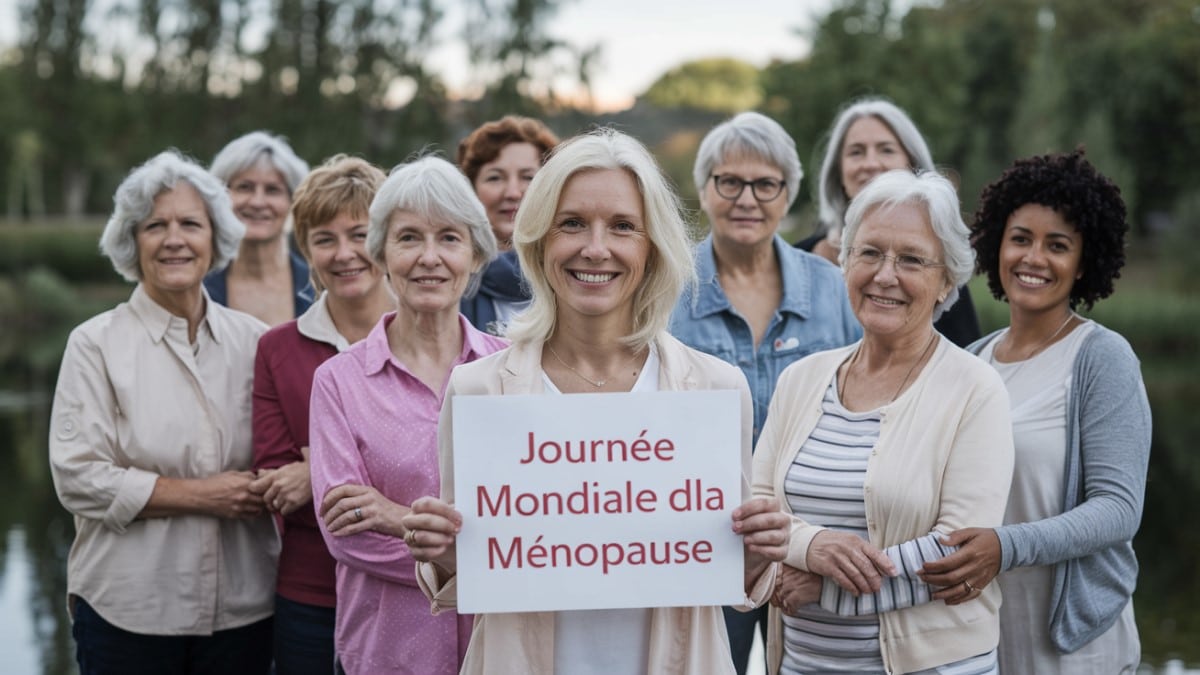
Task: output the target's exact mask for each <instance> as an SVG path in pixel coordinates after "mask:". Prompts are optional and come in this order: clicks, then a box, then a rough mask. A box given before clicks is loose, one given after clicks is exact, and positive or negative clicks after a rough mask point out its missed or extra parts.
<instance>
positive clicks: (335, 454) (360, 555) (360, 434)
mask: <svg viewBox="0 0 1200 675" xmlns="http://www.w3.org/2000/svg"><path fill="white" fill-rule="evenodd" d="M395 316H396V315H395V313H394V312H393V313H390V314H387V315H385V316H384V317H383V318H382V319H381V320H380V322H379V324H377V325H376V326H375V328H374V329H373V330H372V331H371V334H370V335H368V336H367V338H366V339H364V340H363V341H362V342H359V343H357V344H355V345H354V346H352V347H351V348H350V349H348V350H346V351H345V352H343V353H341V354H339V355H337V356H335V357H333V358H331V359H329V360H328V361H326V362H325V363H324V364H322V365H321V367H320V368H318V369H317V372H316V375H315V378H314V381H313V393H312V405H311V411H310V431H309V441H310V443H311V457H310V461H311V463H312V487H313V504H314V505H315V506H316V508H319V507H320V503H321V499H322V497H323V496H324V494H325V493H326V492H328V491H329V490H330V489H332V488H334V487H337V486H339V485H344V484H347V483H353V484H358V485H371V486H373V487H374V488H376V489H377V490H379V491H380V492H381V493H382V494H383V495H384V496H386V497H387V498H388V499H390V500H392V501H394V502H396V503H398V504H405V505H408V504H411V503H412V502H413V501H415V500H416V499H418V498H419V497H423V496H426V495H431V496H436V495H437V494H438V492H439V484H440V482H439V481H440V478H439V473H438V456H437V422H438V413H439V411H440V410H441V405H442V398H443V396H444V395H445V391H437V392H435V391H432V390H430V389H429V387H427V386H426V385H425V384H424V383H423V382H421V381H420V380H419V379H417V378H416V377H415V376H413V375H412V373H411V372H410V371H409V370H408V369H407V368H406V367H405V366H404V364H403V363H401V362H400V361H399V360H397V359H396V357H395V356H394V355H393V354H392V351H391V349H390V348H389V346H388V340H387V326H388V325H389V324H390V323H391V322H392V320H393V319H394V318H395ZM459 324H460V325H461V326H462V330H463V346H462V353H461V354H460V355H459V358H458V360H457V361H456V363H455V365H458V364H461V363H467V362H470V361H474V360H476V359H478V358H480V357H483V356H486V355H488V354H491V353H493V352H497V351H500V350H501V349H503V348H504V347H506V346H507V342H506V341H504V340H502V339H500V338H496V337H492V336H490V335H487V334H485V333H481V332H480V331H478V330H476V329H475V328H474V327H472V326H471V324H470V323H468V322H467V321H466V319H464V318H462V317H461V316H460V317H459ZM318 522H320V519H318ZM320 526H321V534H322V536H324V538H325V543H326V544H327V545H328V547H329V552H330V553H332V554H333V557H334V559H335V560H336V561H337V628H336V630H335V634H334V643H335V646H336V649H337V653H338V658H339V659H340V660H341V663H342V667H343V668H345V670H346V672H347V673H348V674H349V675H357V674H359V673H376V672H407V673H431V674H434V673H447V674H453V673H457V672H458V669H459V665H460V664H461V663H462V657H463V655H464V654H465V652H466V648H467V640H468V638H469V637H470V633H471V623H472V618H471V617H470V616H467V615H461V616H460V615H457V614H455V613H453V612H446V613H444V614H440V615H438V616H432V615H431V614H430V611H429V603H428V601H427V600H426V599H425V596H424V595H423V594H422V592H421V590H420V589H419V588H417V582H416V578H415V572H414V560H413V558H412V555H411V554H410V553H409V551H408V546H406V545H405V544H404V542H403V541H402V540H401V539H399V538H396V537H391V536H388V535H383V534H380V533H377V532H363V533H359V534H355V535H350V536H346V537H333V536H331V535H330V534H329V532H328V531H327V530H326V529H325V526H324V523H323V522H320Z"/></svg>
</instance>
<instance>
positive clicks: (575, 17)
mask: <svg viewBox="0 0 1200 675" xmlns="http://www.w3.org/2000/svg"><path fill="white" fill-rule="evenodd" d="M111 2H112V0H97V1H96V2H94V3H93V7H94V8H97V7H104V6H106V5H110V4H111ZM830 3H831V0H722V1H721V2H715V1H713V0H563V2H562V3H561V7H560V9H559V10H558V13H557V14H556V15H555V17H554V19H553V21H552V23H551V25H550V31H549V32H550V34H551V35H553V36H555V37H558V38H560V39H563V40H566V41H567V42H570V43H572V44H575V45H578V46H587V45H591V44H595V43H600V44H601V45H602V46H603V51H602V53H601V58H600V62H599V64H598V67H597V68H596V69H595V71H594V82H593V89H594V93H595V96H596V100H597V104H598V105H599V106H601V107H603V108H607V109H614V108H621V107H625V106H627V105H628V104H630V103H632V100H633V97H634V96H636V95H637V94H639V93H641V92H642V91H644V90H645V89H646V88H647V87H648V86H649V85H650V84H651V83H653V82H654V80H656V79H657V78H658V77H659V76H660V75H662V74H663V73H665V72H666V71H667V70H669V69H670V68H672V67H674V66H677V65H679V64H681V63H683V62H685V61H689V60H692V59H697V58H705V57H712V56H725V57H734V58H738V59H742V60H745V61H748V62H750V63H752V64H754V65H756V66H763V65H765V64H767V63H768V62H770V61H771V59H773V58H779V59H796V58H799V57H801V56H803V55H804V54H805V53H806V51H807V49H808V45H807V42H806V41H805V39H804V38H803V37H801V36H800V35H797V34H796V29H797V28H807V27H809V26H810V25H811V17H812V15H813V14H815V13H824V12H825V11H827V10H828V8H829V6H830ZM900 4H907V3H900ZM458 6H459V3H457V2H455V3H447V16H446V21H445V22H443V27H442V28H441V32H442V37H443V43H442V46H440V47H439V48H438V49H437V50H436V52H435V53H434V55H433V58H432V59H431V60H432V61H433V63H434V64H435V66H434V68H433V70H435V71H437V72H439V73H441V74H442V76H443V77H444V78H445V79H446V82H447V84H448V85H449V86H450V88H451V90H452V91H456V92H461V93H464V94H467V95H470V93H471V92H472V84H477V80H478V78H476V81H475V82H473V81H472V76H471V74H470V72H469V68H468V66H467V63H466V53H465V48H464V47H463V45H462V44H461V40H459V39H458V35H459V34H460V32H461V29H460V28H459V25H461V24H460V21H461V17H460V16H456V12H457V11H458V10H457V7H458ZM16 31H17V0H0V44H3V45H5V46H10V45H13V44H14V43H15V42H16V39H17V34H16ZM562 67H563V68H565V67H566V65H565V64H562ZM545 77H546V78H549V77H551V74H549V73H547V74H546V75H545ZM558 88H559V89H560V90H561V89H562V88H563V86H562V85H561V83H560V84H559V85H558Z"/></svg>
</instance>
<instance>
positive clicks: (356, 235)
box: [308, 212, 383, 300]
mask: <svg viewBox="0 0 1200 675" xmlns="http://www.w3.org/2000/svg"><path fill="white" fill-rule="evenodd" d="M367 229H368V221H367V216H366V214H363V215H361V216H358V217H355V216H352V215H350V214H349V213H346V212H342V213H339V214H338V215H337V216H336V217H335V218H334V219H333V220H331V221H329V222H327V223H322V224H320V225H315V226H313V227H312V228H310V229H309V231H308V254H309V258H310V260H309V265H310V267H311V269H312V271H313V273H314V274H315V275H316V277H317V281H319V282H320V284H321V286H322V287H323V288H325V289H327V290H328V291H329V295H330V296H331V297H335V298H339V299H343V300H352V299H355V298H361V297H365V296H367V295H369V294H370V293H371V291H373V290H375V287H376V286H378V285H379V282H380V281H381V280H382V279H383V270H381V269H379V266H378V265H376V264H375V263H374V262H372V260H371V256H370V255H368V254H367Z"/></svg>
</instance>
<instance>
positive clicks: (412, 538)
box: [404, 530, 417, 548]
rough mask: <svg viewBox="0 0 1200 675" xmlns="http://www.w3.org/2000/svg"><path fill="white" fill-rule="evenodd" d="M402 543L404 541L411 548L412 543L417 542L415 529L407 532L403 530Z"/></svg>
mask: <svg viewBox="0 0 1200 675" xmlns="http://www.w3.org/2000/svg"><path fill="white" fill-rule="evenodd" d="M404 543H405V544H408V546H409V547H410V548H411V547H412V546H413V545H414V544H416V543H417V531H416V530H409V531H408V532H405V533H404Z"/></svg>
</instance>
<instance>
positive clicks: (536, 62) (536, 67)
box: [463, 0, 601, 126]
mask: <svg viewBox="0 0 1200 675" xmlns="http://www.w3.org/2000/svg"><path fill="white" fill-rule="evenodd" d="M561 4H562V0H467V6H468V10H469V16H468V19H467V22H466V26H465V30H464V31H463V38H464V39H465V41H466V44H467V54H468V59H469V61H470V63H471V66H472V68H473V69H474V70H475V73H476V76H477V77H480V78H481V79H482V80H483V83H484V84H483V95H482V99H481V101H480V105H478V106H473V110H472V111H471V117H470V119H468V120H466V121H467V122H468V124H469V126H475V125H478V124H480V123H482V122H484V121H486V120H489V119H494V118H496V117H499V116H501V115H506V114H509V113H515V114H522V115H534V116H537V115H540V114H543V113H545V112H548V111H552V110H556V109H559V108H562V107H564V105H569V104H570V102H569V101H564V100H562V98H561V94H560V92H559V91H558V90H557V89H556V82H557V81H560V80H563V79H568V80H574V81H576V82H578V83H581V84H583V85H585V87H586V86H587V85H590V83H591V81H592V69H593V68H594V67H595V65H596V63H597V62H598V60H599V57H600V54H601V49H600V47H599V46H598V45H579V46H576V45H572V44H569V43H567V42H566V41H565V40H563V39H561V38H558V37H556V36H554V35H551V33H550V30H549V23H550V20H551V19H552V18H554V15H555V13H556V12H557V11H558V8H559V6H560V5H561Z"/></svg>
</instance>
